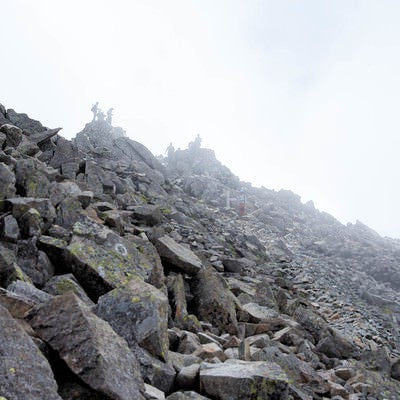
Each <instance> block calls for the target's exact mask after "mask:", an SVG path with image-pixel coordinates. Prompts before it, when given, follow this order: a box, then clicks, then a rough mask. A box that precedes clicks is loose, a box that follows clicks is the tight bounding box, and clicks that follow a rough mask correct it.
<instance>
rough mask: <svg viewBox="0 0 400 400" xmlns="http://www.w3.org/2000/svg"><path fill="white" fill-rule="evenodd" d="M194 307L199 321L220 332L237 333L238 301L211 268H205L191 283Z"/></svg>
mask: <svg viewBox="0 0 400 400" xmlns="http://www.w3.org/2000/svg"><path fill="white" fill-rule="evenodd" d="M190 288H191V292H192V294H193V296H194V299H193V307H194V310H195V315H196V316H198V318H199V319H201V320H204V321H207V322H209V323H211V324H212V325H213V326H215V327H216V328H218V330H220V331H221V332H222V331H228V332H229V333H231V334H236V333H237V319H236V301H235V297H234V295H233V294H232V293H231V291H230V290H229V287H228V285H227V283H226V282H225V280H224V279H223V278H222V277H221V276H220V275H219V274H218V273H217V272H216V271H215V270H214V269H213V268H212V267H211V266H208V265H207V266H204V268H203V269H202V270H201V271H200V272H198V273H197V274H196V275H195V276H194V277H193V278H192V281H191V284H190Z"/></svg>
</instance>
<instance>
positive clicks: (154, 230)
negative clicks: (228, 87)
mask: <svg viewBox="0 0 400 400" xmlns="http://www.w3.org/2000/svg"><path fill="white" fill-rule="evenodd" d="M59 130H60V129H59V128H56V129H49V128H47V127H45V126H43V125H42V124H41V123H40V122H38V121H35V120H33V119H31V118H29V117H28V116H27V115H26V114H19V113H17V112H15V111H14V110H6V109H5V107H3V106H1V105H0V328H1V335H0V369H1V373H0V400H4V399H8V400H11V399H24V400H25V399H53V398H54V399H63V400H75V399H78V398H79V399H83V400H94V399H96V400H99V399H102V400H105V399H107V400H109V399H129V400H132V399H145V398H146V399H164V398H168V399H182V400H183V399H192V400H195V399H199V400H200V399H286V398H287V399H288V400H289V399H291V400H292V399H293V400H294V399H301V400H305V399H307V400H308V399H328V398H334V399H337V400H339V399H346V400H347V399H348V400H355V399H359V400H361V399H364V398H368V399H369V400H376V399H378V400H383V399H390V400H392V399H397V398H398V394H399V393H400V372H399V371H400V364H399V358H400V338H399V323H400V302H399V301H398V298H399V290H400V267H399V265H400V242H399V241H398V240H394V239H389V238H381V237H380V236H379V235H377V234H376V233H375V232H373V231H372V230H370V229H369V228H368V227H366V226H365V225H363V224H362V223H360V222H357V223H356V224H354V225H351V224H349V225H348V226H344V225H342V224H340V223H339V222H338V221H336V220H335V219H334V218H333V217H331V216H330V215H328V214H326V213H321V212H319V211H318V210H316V209H315V207H314V206H313V204H312V203H307V204H302V203H301V201H300V197H299V196H297V195H296V194H294V193H292V192H290V191H287V190H282V191H279V192H275V191H272V190H268V189H266V188H261V189H257V188H254V187H252V186H251V185H250V184H248V183H244V182H241V181H240V180H239V178H237V177H236V176H234V175H233V174H232V173H231V172H230V171H229V169H228V168H226V167H224V166H222V165H221V163H219V162H218V161H217V160H216V158H215V155H214V152H213V151H212V150H209V149H203V148H201V146H200V143H199V141H198V140H196V141H195V142H194V143H192V144H191V145H190V146H189V148H188V149H186V150H178V151H175V152H172V151H170V152H169V155H168V157H167V158H163V157H158V158H156V157H154V156H153V155H152V154H151V152H150V151H149V150H148V149H146V147H145V146H143V145H142V144H140V143H138V142H135V141H133V140H131V139H129V138H128V137H127V135H126V134H125V132H124V131H123V130H122V129H121V128H116V127H113V126H111V125H110V124H109V123H108V122H107V121H102V120H95V121H93V122H91V123H89V124H86V126H85V128H84V129H83V130H82V131H81V132H79V133H78V134H77V135H76V137H75V138H74V139H73V140H72V141H69V140H67V139H64V138H63V137H62V136H60V135H59ZM244 194H245V197H246V205H245V210H244V213H243V207H242V206H241V203H242V199H243V195H244ZM57 386H58V388H57Z"/></svg>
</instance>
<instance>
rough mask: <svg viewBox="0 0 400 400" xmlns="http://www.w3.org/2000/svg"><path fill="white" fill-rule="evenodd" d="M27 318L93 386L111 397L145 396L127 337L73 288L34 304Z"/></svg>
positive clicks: (125, 399) (124, 399) (141, 398)
mask: <svg viewBox="0 0 400 400" xmlns="http://www.w3.org/2000/svg"><path fill="white" fill-rule="evenodd" d="M28 320H29V322H30V324H31V325H32V327H33V329H34V330H35V331H36V333H37V334H38V336H39V337H40V338H41V339H42V340H43V341H45V342H46V343H48V344H49V345H50V347H51V348H52V349H53V350H54V351H56V352H57V354H58V355H59V356H60V357H61V358H62V359H63V360H64V361H65V362H66V364H67V365H68V367H69V368H70V369H71V371H72V372H73V373H74V374H76V375H77V376H78V377H79V378H80V379H81V380H82V381H83V382H85V383H86V384H87V385H88V386H90V387H91V388H92V389H94V390H96V391H97V392H99V393H101V394H102V395H103V396H105V397H107V398H109V399H112V400H132V399H138V400H144V398H145V397H144V391H145V390H144V383H143V380H142V377H141V375H140V370H139V364H138V361H137V360H136V357H135V356H134V354H133V353H132V352H131V351H130V350H129V347H128V345H127V343H126V341H125V340H123V339H122V338H121V337H119V336H118V335H117V334H116V333H115V332H114V331H113V330H112V328H111V327H110V325H109V324H108V323H107V322H105V321H103V320H101V319H100V318H98V317H97V316H96V315H95V314H93V313H92V312H91V311H90V309H89V307H88V306H87V305H85V304H84V303H83V302H81V300H79V298H78V297H77V296H76V295H75V294H74V293H73V292H71V291H70V292H67V293H65V294H63V295H61V296H56V297H54V298H53V299H52V300H51V301H50V302H48V303H46V304H44V305H41V306H37V307H35V308H34V309H33V310H32V311H31V313H30V315H29V317H28Z"/></svg>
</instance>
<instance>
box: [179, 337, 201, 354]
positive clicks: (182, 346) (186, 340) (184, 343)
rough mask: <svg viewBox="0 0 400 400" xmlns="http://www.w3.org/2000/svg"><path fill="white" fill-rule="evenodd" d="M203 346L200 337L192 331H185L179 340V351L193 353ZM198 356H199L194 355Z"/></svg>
mask: <svg viewBox="0 0 400 400" xmlns="http://www.w3.org/2000/svg"><path fill="white" fill-rule="evenodd" d="M200 347H201V343H200V339H199V338H198V336H197V335H196V334H194V333H192V332H186V331H184V332H183V334H182V337H181V338H180V340H179V346H178V353H181V354H192V355H193V353H194V352H195V351H196V350H198V349H199V348H200ZM194 357H198V356H194Z"/></svg>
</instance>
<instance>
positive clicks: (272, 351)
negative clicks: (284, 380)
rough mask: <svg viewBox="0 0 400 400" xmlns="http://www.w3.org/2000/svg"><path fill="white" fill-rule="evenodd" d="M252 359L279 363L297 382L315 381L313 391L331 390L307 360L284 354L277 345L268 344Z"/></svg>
mask: <svg viewBox="0 0 400 400" xmlns="http://www.w3.org/2000/svg"><path fill="white" fill-rule="evenodd" d="M251 360H252V361H269V362H274V363H276V364H278V365H279V366H280V367H281V368H282V370H283V371H285V373H286V375H287V376H288V377H289V378H290V379H291V380H292V382H294V383H296V384H304V383H307V382H308V383H309V382H312V383H313V391H314V392H316V393H321V394H322V393H325V392H327V391H328V390H329V386H328V385H327V384H326V382H325V379H323V378H322V377H321V376H320V375H318V373H317V372H316V371H315V370H314V369H313V368H312V367H311V366H310V365H309V364H308V363H306V362H304V361H301V360H299V359H298V358H297V357H296V356H295V355H294V354H292V353H289V354H284V353H283V352H282V351H280V350H279V348H278V347H277V346H268V347H265V348H263V349H261V350H258V351H256V352H255V353H253V354H252V356H251Z"/></svg>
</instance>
